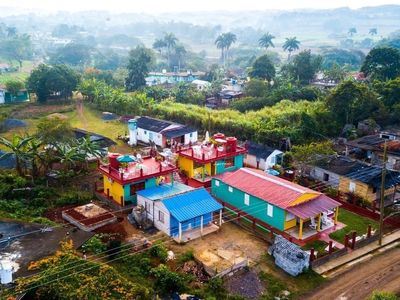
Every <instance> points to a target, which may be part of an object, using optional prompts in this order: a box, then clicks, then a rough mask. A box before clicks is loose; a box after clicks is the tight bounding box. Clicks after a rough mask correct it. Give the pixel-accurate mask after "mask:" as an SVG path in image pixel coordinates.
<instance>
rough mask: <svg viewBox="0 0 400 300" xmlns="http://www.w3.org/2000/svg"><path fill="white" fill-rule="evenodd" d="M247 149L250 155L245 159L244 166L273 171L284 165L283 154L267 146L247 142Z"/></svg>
mask: <svg viewBox="0 0 400 300" xmlns="http://www.w3.org/2000/svg"><path fill="white" fill-rule="evenodd" d="M245 148H246V149H247V151H248V153H247V154H246V155H245V157H244V165H245V166H247V167H252V168H256V169H260V170H264V171H266V170H268V169H271V168H272V167H273V166H275V165H280V164H282V158H283V152H282V151H280V150H277V149H274V148H271V147H268V146H265V145H261V144H256V143H253V142H247V143H246V144H245Z"/></svg>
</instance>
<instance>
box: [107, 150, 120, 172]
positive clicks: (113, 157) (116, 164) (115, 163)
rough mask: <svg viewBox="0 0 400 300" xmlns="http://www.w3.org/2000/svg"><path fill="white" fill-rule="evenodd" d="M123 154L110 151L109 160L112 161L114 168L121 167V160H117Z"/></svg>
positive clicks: (111, 164)
mask: <svg viewBox="0 0 400 300" xmlns="http://www.w3.org/2000/svg"><path fill="white" fill-rule="evenodd" d="M119 156H121V154H119V153H109V154H108V161H109V163H110V166H111V168H114V169H117V170H118V169H119V165H120V164H119V161H118V160H117V158H118V157H119Z"/></svg>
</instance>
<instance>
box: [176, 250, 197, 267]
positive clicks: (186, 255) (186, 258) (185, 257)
mask: <svg viewBox="0 0 400 300" xmlns="http://www.w3.org/2000/svg"><path fill="white" fill-rule="evenodd" d="M190 260H194V255H193V250H192V249H190V250H187V251H185V252H184V253H182V254H181V255H180V256H179V258H178V262H179V263H181V264H183V263H185V262H187V261H190Z"/></svg>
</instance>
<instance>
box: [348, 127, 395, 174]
mask: <svg viewBox="0 0 400 300" xmlns="http://www.w3.org/2000/svg"><path fill="white" fill-rule="evenodd" d="M385 142H386V143H387V164H386V167H387V168H388V169H390V170H400V134H399V133H398V132H396V131H390V132H385V131H383V132H380V133H379V134H374V135H367V136H364V137H361V138H358V139H355V140H351V141H347V142H346V143H345V145H346V146H347V149H348V150H347V151H348V152H349V153H350V154H352V155H353V156H355V157H356V158H357V159H361V160H365V161H366V162H368V163H371V164H374V165H382V163H383V150H384V145H385Z"/></svg>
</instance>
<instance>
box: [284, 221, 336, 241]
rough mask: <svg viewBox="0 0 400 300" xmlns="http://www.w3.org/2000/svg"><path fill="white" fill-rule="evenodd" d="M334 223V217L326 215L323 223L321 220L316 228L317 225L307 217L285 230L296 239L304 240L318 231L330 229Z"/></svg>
mask: <svg viewBox="0 0 400 300" xmlns="http://www.w3.org/2000/svg"><path fill="white" fill-rule="evenodd" d="M316 219H317V218H316ZM335 225H336V224H335V220H334V218H329V217H328V218H327V221H326V223H325V224H323V223H322V221H321V223H320V228H319V229H318V225H317V224H313V222H312V220H311V219H308V220H303V222H299V223H297V224H296V226H295V227H292V228H290V229H288V230H286V231H285V232H286V233H287V234H289V235H290V236H291V237H294V238H295V239H297V240H306V239H309V238H311V237H313V236H315V235H317V234H319V233H322V232H325V231H327V230H328V229H332V228H333V227H335Z"/></svg>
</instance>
